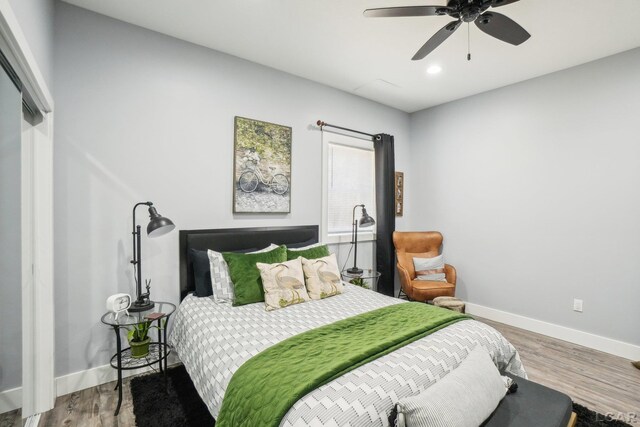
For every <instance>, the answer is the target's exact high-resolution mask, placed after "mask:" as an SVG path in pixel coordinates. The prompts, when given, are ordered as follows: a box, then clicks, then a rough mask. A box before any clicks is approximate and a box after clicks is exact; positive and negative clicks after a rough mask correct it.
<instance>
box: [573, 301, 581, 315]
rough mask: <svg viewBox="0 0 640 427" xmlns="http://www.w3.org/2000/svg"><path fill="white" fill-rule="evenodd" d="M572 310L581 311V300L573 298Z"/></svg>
mask: <svg viewBox="0 0 640 427" xmlns="http://www.w3.org/2000/svg"><path fill="white" fill-rule="evenodd" d="M573 311H577V312H578V313H582V300H581V299H577V298H575V299H574V300H573Z"/></svg>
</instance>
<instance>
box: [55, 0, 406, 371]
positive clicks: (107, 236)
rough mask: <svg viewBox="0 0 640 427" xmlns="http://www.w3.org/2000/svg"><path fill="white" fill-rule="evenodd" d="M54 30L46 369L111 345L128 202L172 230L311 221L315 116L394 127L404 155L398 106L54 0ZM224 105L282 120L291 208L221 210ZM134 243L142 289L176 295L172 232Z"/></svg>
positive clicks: (226, 186) (226, 162) (127, 285)
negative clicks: (289, 144)
mask: <svg viewBox="0 0 640 427" xmlns="http://www.w3.org/2000/svg"><path fill="white" fill-rule="evenodd" d="M55 29H56V33H55V43H54V44H55V64H54V65H55V66H54V68H55V73H54V88H55V93H56V108H57V110H56V127H55V141H56V142H55V152H54V157H55V160H54V162H55V164H54V169H55V182H54V196H55V223H54V225H55V265H56V269H55V283H56V291H55V293H56V375H58V376H59V375H64V374H67V373H71V372H75V371H79V370H83V369H87V368H90V367H95V366H100V365H104V364H106V363H107V362H108V360H109V357H110V356H111V354H112V353H113V351H114V343H113V337H112V335H113V332H111V331H109V330H107V328H106V327H105V326H104V325H101V324H100V316H101V315H102V314H103V312H104V311H105V307H104V304H105V299H106V298H107V297H108V296H109V295H111V294H113V293H116V292H131V293H132V292H133V282H132V270H131V267H130V264H129V260H130V258H131V234H130V233H131V208H132V207H133V204H134V203H135V202H137V201H142V200H151V201H153V202H154V203H155V204H156V206H157V208H158V211H159V212H160V213H161V214H163V215H166V216H168V217H170V218H171V219H172V220H173V221H174V222H175V223H176V225H177V227H178V228H181V229H196V228H218V227H250V226H277V225H302V224H319V223H320V219H321V198H320V192H321V182H320V178H321V165H320V161H321V159H320V156H321V146H320V141H321V135H320V133H319V132H318V131H317V130H316V129H315V128H314V127H313V126H312V124H313V123H315V121H316V120H317V119H323V120H326V121H327V122H329V123H336V124H343V125H346V126H352V127H354V128H358V129H364V130H369V131H374V132H376V131H381V132H387V133H390V134H394V135H395V136H396V147H397V148H396V162H397V167H398V169H399V170H405V171H406V170H407V168H408V164H409V152H408V150H409V144H408V138H409V116H408V115H407V114H406V113H403V112H400V111H397V110H394V109H391V108H388V107H384V106H382V105H380V104H376V103H374V102H371V101H367V100H364V99H362V98H358V97H355V96H352V95H349V94H346V93H344V92H340V91H338V90H335V89H331V88H328V87H326V86H322V85H320V84H316V83H312V82H310V81H308V80H304V79H300V78H297V77H294V76H291V75H288V74H284V73H282V72H278V71H275V70H272V69H269V68H265V67H262V66H258V65H256V64H253V63H250V62H247V61H244V60H240V59H238V58H234V57H231V56H228V55H225V54H222V53H218V52H215V51H212V50H208V49H205V48H202V47H199V46H195V45H192V44H189V43H186V42H182V41H179V40H176V39H173V38H170V37H167V36H163V35H160V34H157V33H154V32H151V31H148V30H144V29H141V28H139V27H135V26H132V25H129V24H126V23H123V22H119V21H115V20H112V19H110V18H106V17H103V16H100V15H97V14H94V13H92V12H88V11H85V10H82V9H79V8H76V7H73V6H70V5H67V4H64V3H57V4H56V25H55ZM336 66H339V64H336ZM235 115H241V116H245V117H251V118H256V119H260V120H265V121H270V122H275V123H280V124H285V125H289V126H292V127H293V159H292V174H293V175H292V191H293V193H292V207H291V214H288V215H233V214H232V204H231V203H232V201H231V197H232V185H233V184H232V174H233V172H232V160H233V153H232V147H233V117H234V116H235ZM407 208H408V205H407ZM141 213H142V211H141ZM140 218H142V219H143V220H144V216H143V215H140ZM405 221H406V220H405ZM405 221H402V220H401V221H399V222H398V227H403V225H404V223H405ZM143 250H144V276H145V277H151V278H152V279H153V281H152V297H153V298H154V299H157V300H168V301H173V302H178V233H177V232H173V233H171V234H169V235H167V236H164V237H162V238H158V239H153V240H149V239H147V238H146V237H145V238H144V242H143Z"/></svg>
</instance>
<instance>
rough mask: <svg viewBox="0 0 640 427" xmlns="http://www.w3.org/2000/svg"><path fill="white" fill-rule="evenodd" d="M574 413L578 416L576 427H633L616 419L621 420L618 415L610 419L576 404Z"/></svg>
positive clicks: (574, 404)
mask: <svg viewBox="0 0 640 427" xmlns="http://www.w3.org/2000/svg"><path fill="white" fill-rule="evenodd" d="M573 412H575V413H576V415H577V416H578V422H577V423H576V427H632V426H631V425H630V424H627V423H625V422H623V421H620V420H619V419H614V417H615V418H620V417H618V416H617V415H618V414H611V415H613V417H608V416H606V415H603V414H599V413H597V412H594V411H592V410H591V409H589V408H585V407H584V406H582V405H578V404H577V403H575V402H574V403H573ZM620 415H622V414H620Z"/></svg>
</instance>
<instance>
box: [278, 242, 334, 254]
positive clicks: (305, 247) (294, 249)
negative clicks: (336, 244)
mask: <svg viewBox="0 0 640 427" xmlns="http://www.w3.org/2000/svg"><path fill="white" fill-rule="evenodd" d="M324 245H326V243H322V242H318V243H313V244H311V245H308V246H303V247H301V248H290V247H288V246H287V249H288V250H290V251H293V252H298V251H306V250H307V249H313V248H317V247H318V246H324Z"/></svg>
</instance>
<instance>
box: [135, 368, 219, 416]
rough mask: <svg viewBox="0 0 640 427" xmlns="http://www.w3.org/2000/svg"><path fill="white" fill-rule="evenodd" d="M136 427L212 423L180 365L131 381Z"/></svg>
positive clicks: (204, 406)
mask: <svg viewBox="0 0 640 427" xmlns="http://www.w3.org/2000/svg"><path fill="white" fill-rule="evenodd" d="M131 396H132V398H133V413H134V415H135V416H136V425H137V426H138V427H147V426H149V427H150V426H153V427H179V426H185V427H191V426H193V427H196V426H197V427H206V426H214V425H215V421H214V420H213V417H212V416H211V414H210V413H209V410H208V409H207V406H206V405H205V404H204V402H203V401H202V399H200V396H199V395H198V392H197V391H196V389H195V387H194V385H193V383H192V382H191V378H190V377H189V374H188V373H187V370H186V369H185V368H184V366H183V365H180V366H177V367H175V368H169V369H168V370H167V375H166V377H165V376H164V374H161V373H155V374H150V375H143V376H140V377H135V378H132V379H131Z"/></svg>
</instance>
